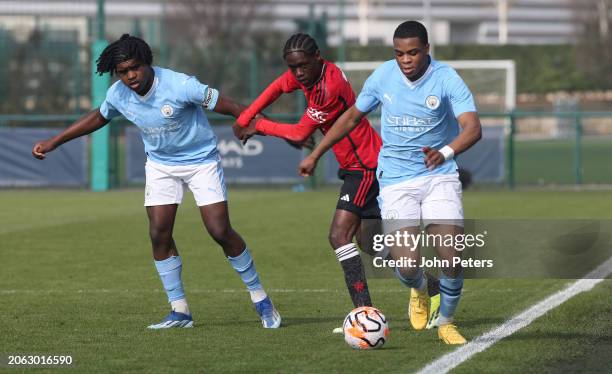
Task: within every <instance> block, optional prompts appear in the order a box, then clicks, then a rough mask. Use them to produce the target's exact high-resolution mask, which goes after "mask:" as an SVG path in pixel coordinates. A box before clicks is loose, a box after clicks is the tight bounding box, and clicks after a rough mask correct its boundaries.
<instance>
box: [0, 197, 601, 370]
mask: <svg viewBox="0 0 612 374" xmlns="http://www.w3.org/2000/svg"><path fill="white" fill-rule="evenodd" d="M187 195H189V194H187ZM142 198H143V196H142V191H140V190H138V191H136V190H128V191H113V192H108V193H95V194H94V193H90V192H86V191H77V190H71V191H42V190H25V191H15V190H13V191H0V206H2V209H0V222H1V223H2V224H1V225H0V243H1V244H0V269H2V270H1V271H0V354H5V355H6V354H9V353H18V354H28V353H44V354H71V355H72V356H73V357H74V362H75V367H74V368H75V369H76V370H78V371H79V372H105V373H106V372H127V371H131V372H134V371H146V372H185V371H201V372H274V373H295V372H307V373H328V372H338V373H350V372H381V373H387V372H411V371H415V370H418V369H419V368H421V367H423V366H424V365H426V364H427V363H428V362H430V361H432V360H433V359H435V358H437V357H439V356H441V355H442V354H444V353H446V352H449V351H450V350H452V349H453V348H452V347H448V346H445V345H444V344H442V343H441V342H439V341H438V339H437V336H436V332H435V331H424V332H418V333H417V332H414V331H412V330H411V328H409V322H408V321H407V316H406V307H407V301H408V300H407V291H406V290H405V289H404V288H402V286H400V285H399V283H398V282H397V281H394V280H392V279H373V280H371V281H370V292H371V294H372V298H373V300H374V303H375V304H376V305H377V306H378V307H379V308H380V309H381V310H382V311H383V312H384V313H385V314H386V315H387V317H388V318H389V321H390V327H391V336H390V340H389V342H388V343H387V344H386V345H385V347H384V348H383V349H381V350H378V351H354V350H352V349H350V348H349V347H348V346H347V345H346V344H345V343H344V341H343V339H342V336H340V335H332V334H331V330H332V329H333V328H334V327H337V326H340V324H341V322H342V319H343V318H344V316H345V315H346V313H348V311H349V310H350V309H351V304H350V300H349V298H348V295H347V294H346V291H345V289H344V280H343V277H342V273H341V271H340V266H339V265H338V263H337V261H336V259H335V257H334V256H333V253H332V251H331V249H330V248H329V246H328V244H327V239H326V238H327V230H328V225H329V222H330V219H331V216H332V213H333V209H334V206H335V201H336V199H337V192H336V191H335V190H331V189H330V190H328V189H325V190H321V191H316V192H305V193H291V192H287V191H285V190H280V189H277V190H244V189H231V188H230V214H231V217H232V223H233V225H234V227H235V228H236V229H237V230H238V231H239V232H240V233H241V234H242V235H243V237H244V238H245V239H246V241H247V243H248V245H249V247H250V248H251V250H252V252H253V255H254V258H255V262H256V265H257V268H258V271H259V273H260V275H261V278H262V281H263V284H264V286H265V287H266V288H268V289H269V290H271V292H270V294H271V296H272V299H273V301H274V302H275V304H276V305H277V308H278V309H279V311H280V312H281V314H282V315H283V321H284V327H282V328H281V329H279V330H276V331H270V330H264V329H263V328H261V324H260V322H259V320H258V318H257V316H256V314H255V312H254V310H253V309H252V306H251V303H250V300H249V298H248V294H247V293H246V292H245V291H244V290H243V286H242V284H241V282H240V280H239V278H238V276H237V275H236V274H235V273H234V270H233V269H232V268H231V267H230V265H229V264H228V263H227V261H226V260H225V259H224V257H223V255H222V252H221V250H220V249H219V248H218V247H217V245H215V244H214V243H213V242H212V240H211V239H210V238H209V237H208V235H207V234H206V233H205V231H204V229H203V227H202V224H201V221H200V218H199V214H198V211H197V209H196V208H195V206H194V204H193V200H192V198H191V197H190V196H188V197H187V198H186V201H185V202H184V204H183V206H182V207H181V208H180V209H179V216H178V219H177V222H176V227H175V239H176V242H177V245H178V247H179V251H180V252H181V255H182V256H183V263H184V266H183V279H184V284H185V288H186V293H187V297H188V300H189V303H190V308H191V310H192V312H193V314H194V318H195V320H196V324H197V325H196V328H194V329H184V330H171V331H149V330H147V329H145V327H146V326H147V325H148V324H150V323H153V322H157V321H158V320H159V319H160V318H161V317H163V316H164V315H165V314H166V313H167V311H168V306H167V304H166V299H165V294H164V293H163V292H162V290H161V283H160V281H159V279H158V276H157V273H156V271H155V269H154V266H153V262H152V258H151V255H150V246H149V241H148V237H147V221H146V216H145V211H144V208H143V207H142ZM464 204H465V213H466V217H468V218H602V219H609V218H612V192H604V191H601V192H550V191H546V192H504V191H501V192H500V191H497V192H471V191H467V192H466V193H465V195H464ZM568 282H569V281H567V280H529V279H520V280H509V279H501V280H467V281H466V284H465V289H464V296H463V299H462V301H461V304H460V305H459V309H458V314H457V316H456V321H457V324H458V326H459V327H460V328H461V331H462V332H463V333H464V335H465V336H466V337H467V338H468V339H470V338H473V337H475V336H477V335H479V334H481V333H483V332H485V331H487V330H488V329H490V328H492V327H494V326H496V325H498V324H500V323H503V322H504V321H505V320H506V319H508V318H509V317H511V316H512V315H514V314H516V313H518V312H520V311H521V310H523V309H525V308H527V307H529V306H530V305H531V304H533V303H535V302H537V301H539V300H541V299H543V298H544V297H546V296H547V295H549V294H551V293H553V292H554V291H556V290H558V289H560V288H562V287H563V286H564V285H565V284H567V283H568ZM611 293H612V282H610V281H609V280H607V281H604V282H603V283H600V284H599V285H598V286H596V287H595V288H594V289H593V290H592V291H590V292H587V293H584V294H581V295H579V296H577V297H576V298H573V299H571V300H570V301H568V302H567V303H566V304H563V305H562V306H560V307H559V308H557V309H554V310H552V311H551V312H549V313H547V314H546V315H544V316H543V317H541V318H540V319H538V320H536V321H534V323H532V324H531V325H530V326H528V327H527V328H525V329H523V330H520V331H519V332H517V333H516V334H514V335H512V336H511V337H509V338H507V339H504V340H502V341H501V342H499V343H497V344H496V345H494V346H493V347H492V348H490V349H489V350H487V351H485V352H483V353H481V354H478V355H476V356H475V357H473V358H472V359H470V360H468V361H467V362H465V363H464V364H462V365H460V366H459V367H458V368H457V369H456V370H457V371H458V372H464V373H473V372H533V371H536V372H542V371H544V372H558V371H567V370H569V371H576V370H581V369H587V370H591V371H597V372H610V371H611V370H612V363H611V360H610V358H609V357H610V355H609V353H610V351H611V350H612V319H611V318H609V316H610V315H612V301H611V299H610V297H609V295H610V294H611ZM606 352H607V353H606ZM1 370H3V369H2V368H0V371H1Z"/></svg>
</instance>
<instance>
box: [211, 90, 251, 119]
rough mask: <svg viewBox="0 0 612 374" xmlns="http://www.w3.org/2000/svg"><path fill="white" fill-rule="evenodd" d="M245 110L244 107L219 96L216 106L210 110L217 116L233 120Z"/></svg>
mask: <svg viewBox="0 0 612 374" xmlns="http://www.w3.org/2000/svg"><path fill="white" fill-rule="evenodd" d="M246 108H247V107H246V105H243V104H240V103H239V102H236V101H234V100H232V99H230V98H229V97H226V96H223V95H219V98H218V99H217V104H216V105H215V106H214V108H213V109H212V110H213V111H214V112H217V113H219V114H225V115H228V116H232V117H234V118H238V116H240V113H242V111H243V110H245V109H246Z"/></svg>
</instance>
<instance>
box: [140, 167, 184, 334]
mask: <svg viewBox="0 0 612 374" xmlns="http://www.w3.org/2000/svg"><path fill="white" fill-rule="evenodd" d="M145 169H146V178H147V185H146V189H145V206H146V210H147V216H148V218H149V237H150V239H151V247H152V249H153V259H154V260H155V267H156V269H157V272H158V274H159V277H160V279H161V281H162V284H163V286H164V290H165V291H166V295H167V297H168V302H169V303H170V305H171V308H172V311H171V312H170V314H169V315H168V316H166V318H164V319H163V320H162V321H161V322H160V323H157V324H153V325H150V326H149V328H151V329H165V328H173V327H192V326H193V319H192V317H191V313H190V312H189V306H188V304H187V299H186V298H185V291H184V289H183V282H182V279H181V271H182V260H181V257H180V256H179V253H178V250H177V248H176V244H175V242H174V239H173V238H172V231H173V229H174V220H175V217H176V211H177V209H178V204H180V202H181V200H182V197H183V185H182V182H181V180H180V179H179V178H177V177H174V176H173V175H172V168H171V167H167V166H165V165H159V164H156V163H153V162H150V161H149V162H147V165H146V168H145Z"/></svg>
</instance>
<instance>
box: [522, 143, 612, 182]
mask: <svg viewBox="0 0 612 374" xmlns="http://www.w3.org/2000/svg"><path fill="white" fill-rule="evenodd" d="M575 149H576V141H575V139H556V140H516V141H515V173H516V174H515V178H516V184H517V185H550V184H557V185H559V184H562V185H563V184H570V185H571V184H574V183H575V181H576V162H575ZM611 149H612V138H610V137H584V138H582V139H581V158H582V160H581V165H582V183H586V184H595V183H598V184H612V168H611V167H610V166H609V162H610V150H611Z"/></svg>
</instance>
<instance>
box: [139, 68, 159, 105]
mask: <svg viewBox="0 0 612 374" xmlns="http://www.w3.org/2000/svg"><path fill="white" fill-rule="evenodd" d="M158 85H159V78H158V77H157V74H155V78H153V84H152V85H151V88H149V91H148V92H147V93H146V94H144V96H140V95H139V94H137V93H136V92H134V93H135V94H136V97H137V98H138V100H140V101H147V100H148V99H149V98H150V97H151V95H153V92H154V91H155V89H156V88H157V86H158Z"/></svg>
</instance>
